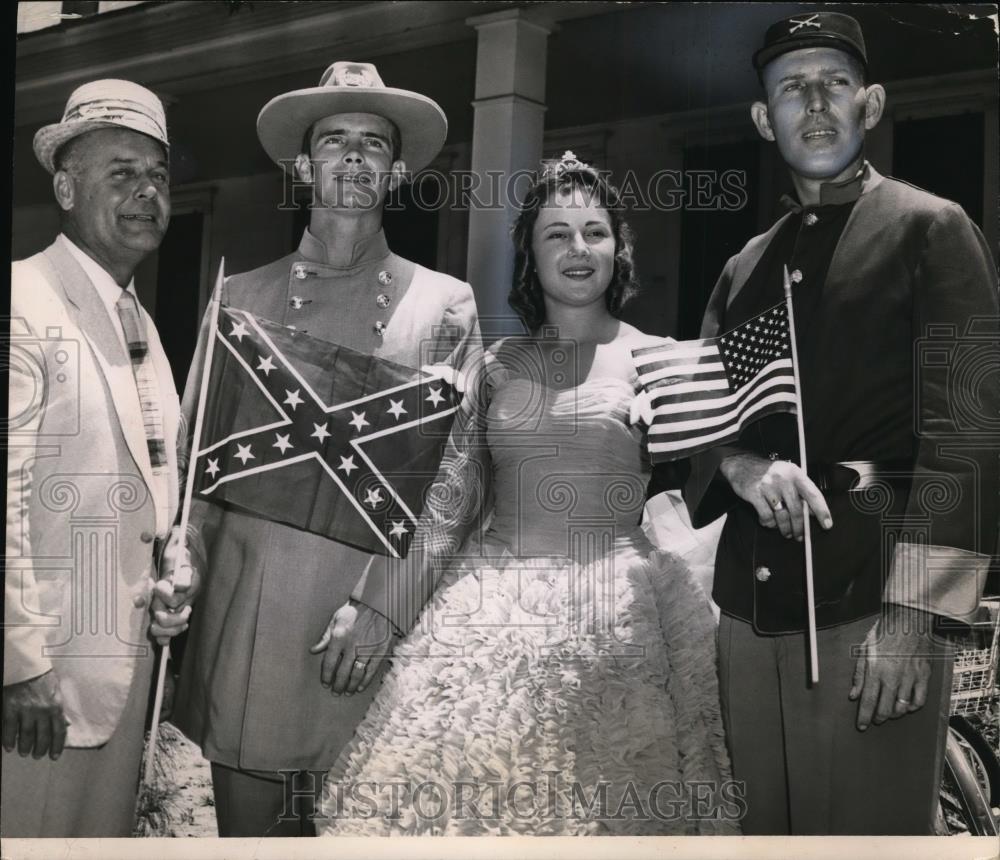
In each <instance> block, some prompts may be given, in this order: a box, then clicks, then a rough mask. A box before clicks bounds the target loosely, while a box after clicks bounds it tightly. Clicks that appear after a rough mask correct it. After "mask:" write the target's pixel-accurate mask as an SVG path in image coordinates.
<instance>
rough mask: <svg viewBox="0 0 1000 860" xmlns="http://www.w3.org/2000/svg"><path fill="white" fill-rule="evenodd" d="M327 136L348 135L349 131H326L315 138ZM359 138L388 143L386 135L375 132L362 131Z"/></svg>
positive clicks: (343, 129) (335, 129)
mask: <svg viewBox="0 0 1000 860" xmlns="http://www.w3.org/2000/svg"><path fill="white" fill-rule="evenodd" d="M327 134H350V130H349V129H346V128H332V129H327V130H326V131H319V132H316V136H317V137H323V136H324V135H327ZM361 136H362V137H377V138H378V139H379V140H383V141H385V142H386V143H388V142H389V138H388V137H387V136H386V135H384V134H380V133H379V132H377V131H363V132H361Z"/></svg>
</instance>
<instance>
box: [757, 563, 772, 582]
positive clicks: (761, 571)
mask: <svg viewBox="0 0 1000 860" xmlns="http://www.w3.org/2000/svg"><path fill="white" fill-rule="evenodd" d="M754 576H756V577H757V581H758V582H767V581H768V580H769V579H770V578H771V568H769V567H764V566H763V565H762V566H761V567H758V568H757V570H756V571H755V572H754Z"/></svg>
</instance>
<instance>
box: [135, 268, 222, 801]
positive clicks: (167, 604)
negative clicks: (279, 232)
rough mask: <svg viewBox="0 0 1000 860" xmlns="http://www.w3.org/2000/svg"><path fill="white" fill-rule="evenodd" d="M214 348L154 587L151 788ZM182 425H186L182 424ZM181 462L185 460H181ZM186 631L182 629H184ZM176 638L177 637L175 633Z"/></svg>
mask: <svg viewBox="0 0 1000 860" xmlns="http://www.w3.org/2000/svg"><path fill="white" fill-rule="evenodd" d="M225 266H226V261H225V258H223V259H222V260H221V261H220V262H219V274H218V277H217V278H216V282H215V289H214V290H213V291H212V299H211V313H210V318H211V320H212V326H211V328H210V330H209V331H210V332H211V331H214V329H215V326H216V322H217V320H218V316H219V305H220V303H221V298H222V284H223V281H224V280H225V274H224V273H225ZM214 347H215V338H214V337H208V338H207V339H206V341H205V353H204V368H203V372H202V376H201V387H200V389H199V392H198V405H197V409H196V412H195V420H194V433H193V436H192V437H191V440H190V445H191V451H190V460H188V461H187V462H188V468H187V474H186V476H185V482H184V498H183V499H182V501H181V515H180V523H179V525H178V526H177V527H175V528H174V529H172V530H171V534H170V538H169V540H168V541H167V545H166V546H165V547H164V550H163V555H162V557H161V559H159V561H160V566H161V568H162V570H161V571H160V573H161V574H165V575H164V576H162V577H161V578H160V579H159V580H158V581H157V583H156V585H155V588H154V599H153V607H152V609H153V624H152V625H151V632H152V634H153V635H154V636H155V638H156V641H157V643H158V644H159V645H160V646H161V649H162V650H161V653H160V665H159V670H158V673H157V677H156V688H155V693H154V697H153V717H152V723H151V725H150V730H149V740H148V741H147V744H146V758H145V764H144V766H143V782H144V784H145V786H147V787H148V786H150V785H151V784H152V783H153V782H154V780H155V776H154V771H153V767H154V762H155V758H156V741H157V735H158V734H159V728H160V715H161V713H162V709H163V692H164V685H165V683H166V675H167V664H168V663H169V662H170V638H171V636H170V635H158V634H159V633H161V632H162V633H164V634H166V633H167V629H168V628H173V627H177V626H179V625H183V627H184V628H186V626H187V619H188V617H189V616H190V615H191V603H190V601H191V599H192V598H193V597H194V594H195V592H196V591H197V583H196V582H195V581H194V580H193V576H194V574H195V571H194V568H193V567H192V565H191V563H190V557H189V554H188V547H187V527H188V521H189V519H190V516H191V500H192V498H193V496H194V478H195V470H194V468H192V466H193V460H194V457H195V455H196V454H197V445H198V441H199V440H200V438H201V429H202V424H203V422H204V417H205V403H206V400H207V399H208V382H209V376H210V374H209V370H210V368H211V367H212V353H213V350H214ZM182 426H183V423H182ZM182 437H184V438H182V440H181V445H182V446H184V445H187V444H188V439H187V438H186V434H184V432H183V431H182ZM180 459H181V462H184V461H185V458H180ZM182 629H183V628H182ZM175 635H176V634H175Z"/></svg>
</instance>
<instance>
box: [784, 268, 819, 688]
mask: <svg viewBox="0 0 1000 860" xmlns="http://www.w3.org/2000/svg"><path fill="white" fill-rule="evenodd" d="M784 269H785V306H786V307H787V308H788V338H789V340H790V341H791V342H792V372H793V373H794V374H795V421H796V423H797V424H798V428H799V465H800V466H801V467H802V471H803V472H806V471H807V470H808V463H809V460H808V458H807V456H806V429H805V423H804V419H803V416H802V383H801V382H800V380H799V350H798V347H797V346H796V343H795V311H794V309H793V308H792V281H791V278H789V277H788V266H785V267H784ZM803 513H804V516H803V518H802V519H803V537H804V541H803V546H804V547H805V553H806V613H807V616H808V623H809V670H810V674H811V677H812V682H813V683H814V684H818V683H819V652H818V651H817V649H816V598H815V588H814V586H813V554H812V530H811V529H810V516H809V509H808V507H807V508H806V509H805V511H804V512H803Z"/></svg>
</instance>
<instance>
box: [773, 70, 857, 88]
mask: <svg viewBox="0 0 1000 860" xmlns="http://www.w3.org/2000/svg"><path fill="white" fill-rule="evenodd" d="M850 71H851V70H850V69H849V68H848V67H847V66H834V67H833V68H829V69H820V70H819V73H820V74H821V75H848V74H850ZM805 76H806V75H805V72H795V73H794V74H791V75H785V76H784V77H782V78H778V83H779V84H783V83H785V81H801V80H802V79H803V78H804V77H805Z"/></svg>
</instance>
